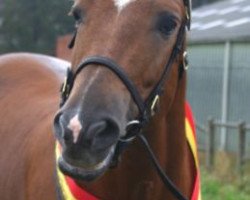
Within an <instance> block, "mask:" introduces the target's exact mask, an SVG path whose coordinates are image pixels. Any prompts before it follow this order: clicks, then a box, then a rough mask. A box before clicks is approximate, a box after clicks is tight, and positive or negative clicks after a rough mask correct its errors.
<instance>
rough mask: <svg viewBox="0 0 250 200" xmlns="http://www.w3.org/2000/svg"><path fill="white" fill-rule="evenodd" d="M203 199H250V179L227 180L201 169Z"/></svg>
mask: <svg viewBox="0 0 250 200" xmlns="http://www.w3.org/2000/svg"><path fill="white" fill-rule="evenodd" d="M201 185H202V199H203V200H250V179H249V177H245V178H243V179H241V180H235V181H231V182H225V181H221V180H219V179H218V178H217V177H216V176H215V175H211V174H209V173H208V172H206V170H204V169H201Z"/></svg>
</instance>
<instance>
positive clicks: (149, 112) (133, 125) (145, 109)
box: [60, 0, 191, 200]
mask: <svg viewBox="0 0 250 200" xmlns="http://www.w3.org/2000/svg"><path fill="white" fill-rule="evenodd" d="M183 1H184V5H185V10H186V19H185V21H184V22H183V23H182V25H181V27H180V29H179V32H178V35H177V39H176V43H175V46H174V48H173V51H172V53H171V55H170V58H169V60H168V62H167V64H166V65H165V67H164V71H163V73H162V75H161V77H160V80H159V81H158V83H157V84H156V86H155V87H154V88H153V90H152V91H151V93H150V94H149V96H148V97H147V99H146V100H145V101H143V98H142V97H141V95H140V93H139V92H138V90H137V88H136V86H135V85H134V83H133V82H132V81H131V80H130V78H129V77H128V76H127V74H126V73H125V71H124V70H123V69H122V68H121V67H120V66H119V65H118V64H117V63H116V62H115V61H114V60H112V59H111V58H108V57H102V56H91V57H87V58H86V59H85V60H83V62H82V63H80V65H79V66H78V67H77V69H76V71H75V72H73V71H72V70H71V69H70V68H68V70H67V76H66V79H65V82H64V84H63V86H62V88H61V103H60V107H62V106H63V105H64V104H65V102H66V101H67V99H68V97H69V95H70V92H71V90H72V88H73V86H74V82H75V79H76V78H77V76H78V75H79V73H80V72H81V71H82V70H83V69H84V68H86V67H88V66H93V65H100V66H102V67H106V68H108V69H109V70H111V71H112V72H113V73H114V74H116V75H117V77H119V79H120V80H121V81H122V83H123V84H124V85H125V86H126V88H127V89H128V91H129V92H130V94H131V97H132V99H133V100H134V102H135V104H136V105H137V107H138V110H139V115H138V116H137V118H136V119H134V120H132V121H131V122H129V123H128V124H127V129H126V132H127V133H126V135H125V136H124V137H123V138H121V139H120V140H119V142H118V144H117V146H116V150H115V155H114V158H113V163H114V166H115V165H116V164H117V163H118V161H119V157H120V154H121V153H122V152H123V150H124V149H125V148H126V147H127V145H128V144H129V143H130V142H131V141H133V140H134V139H135V138H136V137H138V138H139V139H140V140H141V142H142V143H143V144H144V146H145V147H146V150H147V151H148V153H149V155H150V159H151V160H152V162H153V164H154V167H155V168H156V171H157V173H158V174H159V176H160V177H161V179H162V181H163V182H164V184H165V185H166V186H167V187H168V189H169V190H170V191H171V192H172V193H173V195H174V196H175V197H176V198H177V199H179V200H187V199H186V198H185V197H184V196H183V194H182V193H181V192H180V191H179V190H178V188H177V187H176V186H175V185H174V184H173V183H172V182H171V180H170V179H169V178H168V176H167V175H166V174H165V173H164V171H163V170H162V169H161V167H160V165H159V163H158V161H157V159H156V157H155V155H154V153H153V152H152V150H151V148H150V146H149V144H148V142H147V140H146V138H145V137H144V136H143V135H142V133H141V132H142V129H143V127H144V126H145V125H146V124H147V122H148V121H149V119H150V118H151V117H152V116H153V115H154V114H155V112H156V107H157V105H158V103H159V98H160V96H161V95H162V93H163V90H164V88H163V86H164V83H165V82H166V79H167V77H168V74H169V73H168V72H169V71H170V70H171V68H172V66H173V63H174V61H175V59H176V57H177V55H178V54H179V53H180V52H182V50H183V45H184V38H185V36H184V35H185V29H186V27H187V29H188V30H190V24H191V0H183ZM76 33H77V32H76ZM76 33H75V34H74V36H73V39H72V41H71V42H70V44H69V48H72V47H73V46H74V43H75V37H76ZM186 56H187V53H186V52H184V53H183V57H184V58H183V59H184V62H183V63H181V65H180V66H179V72H180V73H181V72H182V71H184V70H186V69H187V64H188V63H187V57H186ZM180 76H181V74H180Z"/></svg>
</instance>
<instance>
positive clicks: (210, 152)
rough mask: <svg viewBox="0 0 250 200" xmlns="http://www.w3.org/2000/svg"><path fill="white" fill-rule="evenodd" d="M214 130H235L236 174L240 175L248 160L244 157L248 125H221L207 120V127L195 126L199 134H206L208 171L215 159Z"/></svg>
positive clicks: (239, 123) (213, 120)
mask: <svg viewBox="0 0 250 200" xmlns="http://www.w3.org/2000/svg"><path fill="white" fill-rule="evenodd" d="M216 128H229V129H233V130H235V132H234V134H238V135H237V137H238V145H237V156H236V158H237V161H236V162H237V164H236V167H237V172H238V173H239V174H242V172H243V165H244V164H245V162H246V161H247V160H250V158H248V157H247V156H246V136H247V131H250V125H247V124H246V123H245V122H244V121H241V122H238V123H236V122H228V123H223V122H220V121H217V120H215V119H213V118H210V119H209V120H207V126H206V127H203V126H201V125H199V124H198V125H197V130H198V131H199V132H203V133H205V134H206V145H205V149H199V150H205V153H206V167H207V169H208V170H212V169H213V166H214V157H215V136H216V135H215V134H216Z"/></svg>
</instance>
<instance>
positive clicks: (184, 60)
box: [183, 51, 189, 71]
mask: <svg viewBox="0 0 250 200" xmlns="http://www.w3.org/2000/svg"><path fill="white" fill-rule="evenodd" d="M183 68H184V70H186V71H187V70H188V68H189V64H188V53H187V51H184V53H183Z"/></svg>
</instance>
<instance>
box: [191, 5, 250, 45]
mask: <svg viewBox="0 0 250 200" xmlns="http://www.w3.org/2000/svg"><path fill="white" fill-rule="evenodd" d="M192 15H193V16H192V17H193V18H192V26H191V32H190V33H189V42H190V43H201V42H203V43H204V42H225V41H239V40H240V41H245V40H249V41H250V0H224V1H220V2H217V3H213V4H210V5H206V6H202V7H199V8H197V9H195V10H193V13H192Z"/></svg>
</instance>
